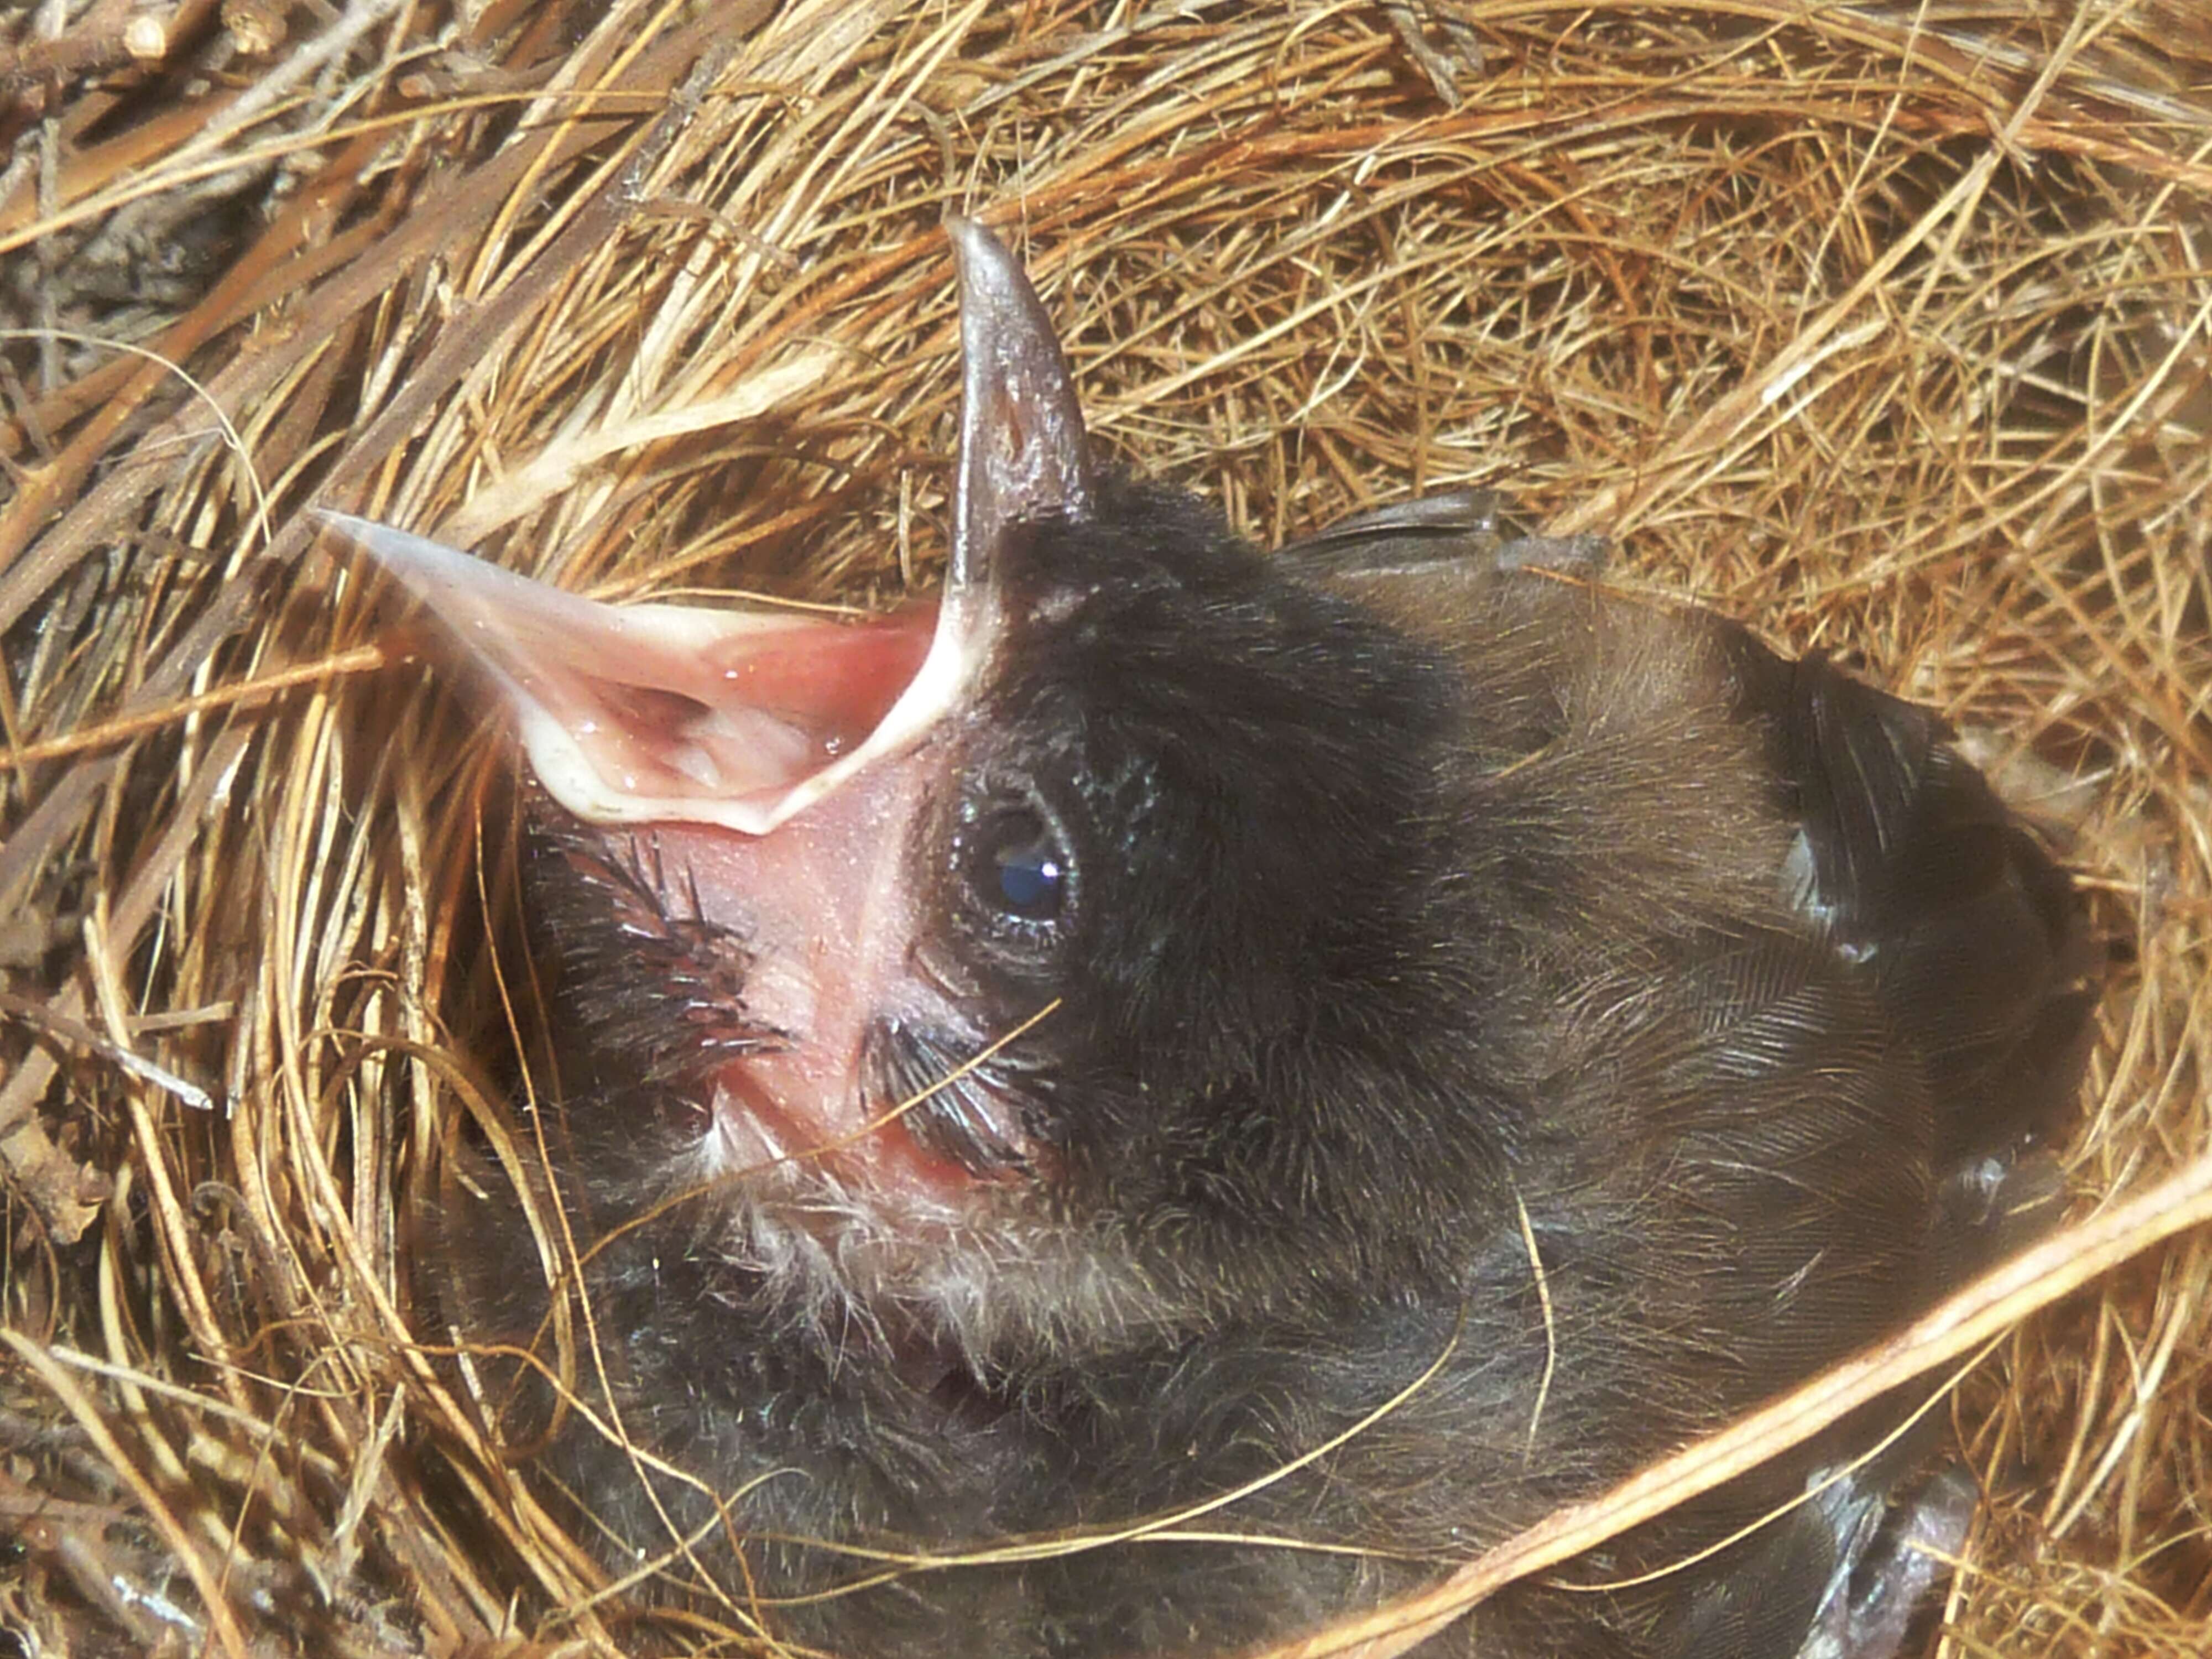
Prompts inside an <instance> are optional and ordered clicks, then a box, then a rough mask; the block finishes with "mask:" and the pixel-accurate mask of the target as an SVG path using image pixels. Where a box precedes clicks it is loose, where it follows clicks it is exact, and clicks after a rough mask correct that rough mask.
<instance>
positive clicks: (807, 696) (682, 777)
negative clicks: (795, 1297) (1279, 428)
mask: <svg viewBox="0 0 2212 1659" xmlns="http://www.w3.org/2000/svg"><path fill="white" fill-rule="evenodd" d="M948 229H949V230H950V232H951V237H952V243H953V248H954V252H955V254H956V257H957V264H958V266H959V272H960V283H961V347H962V356H963V391H962V398H963V406H962V418H961V429H960V454H959V459H958V465H957V471H956V473H955V482H954V491H953V494H954V501H953V515H952V547H951V558H950V560H949V562H948V565H947V572H946V580H945V591H944V593H943V596H942V598H941V599H940V600H939V602H938V603H937V604H936V605H933V606H915V607H912V608H910V609H908V610H906V611H900V612H896V613H894V614H892V615H890V616H887V617H878V618H875V619H872V620H870V621H866V622H861V623H839V622H835V621H829V620H824V619H821V618H818V617H801V616H794V615H793V614H790V613H762V612H743V611H723V610H708V609H702V608H696V607H690V606H682V605H635V606H628V607H620V608H617V607H615V606H611V605H599V604H595V603H593V602H592V601H590V600H587V599H582V598H580V597H579V596H577V595H574V594H569V593H565V592H561V591H559V590H558V589H556V588H553V587H550V586H545V585H544V584H542V583H538V582H534V581H531V580H527V579H526V578H524V577H522V576H519V575H516V574H513V573H511V572H508V571H505V570H502V569H500V568H497V567H495V566H493V565H489V564H487V563H485V562H483V561H481V560H478V559H476V558H474V557H472V556H470V555H468V554H465V553H461V552H457V551H455V550H452V549H450V548H447V547H443V546H441V545H439V544H437V543H435V542H431V541H427V540H425V539H423V538H421V537H418V536H414V535H410V534H408V533H407V532H404V531H399V530H394V529H392V528H390V527H389V526H384V525H379V524H374V523H372V522H370V521H368V520H362V519H356V518H352V517H350V516H347V515H343V514H337V513H331V514H327V515H326V516H327V517H328V518H329V519H330V520H331V523H332V524H333V525H335V526H337V527H338V528H340V529H343V531H345V532H347V533H348V534H349V535H350V536H352V537H353V538H355V539H356V541H358V542H359V543H360V544H362V546H363V547H365V548H366V549H367V550H368V551H369V552H370V553H372V554H374V556H376V558H377V560H378V561H379V562H380V563H381V564H382V565H383V566H384V567H385V568H386V569H387V570H388V571H390V572H391V573H392V574H393V575H394V576H396V577H397V578H398V580H400V581H402V582H403V583H404V584H405V585H406V586H408V587H409V588H410V590H412V591H413V592H414V593H415V594H416V596H417V597H418V598H420V599H422V601H423V602H424V604H425V605H428V607H429V608H430V609H431V610H432V611H434V612H435V614H436V615H437V616H438V617H440V619H441V621H442V622H443V623H445V624H446V625H447V627H448V628H450V629H452V630H453V633H454V634H455V635H458V636H459V639H460V640H461V641H463V642H464V643H465V645H466V646H467V647H468V648H469V651H470V653H471V655H472V656H473V657H474V658H475V659H476V660H477V662H478V663H479V664H480V665H482V666H483V669H484V671H486V672H487V673H488V674H489V676H490V677H491V678H493V679H495V681H496V682H497V683H498V684H500V686H501V689H502V690H504V692H505V693H506V700H507V705H508V708H509V712H510V715H511V718H512V719H513V723H514V726H515V728H516V731H517V732H518V733H519V735H520V738H521V739H522V743H523V746H524V748H525V750H526V752H527V754H528V755H529V757H530V763H531V766H532V769H533V770H534V771H535V772H536V773H537V775H538V781H540V782H541V783H543V784H544V787H545V789H546V791H547V792H548V793H550V795H551V796H552V797H553V799H555V800H556V801H557V802H558V803H559V804H560V805H562V806H563V807H565V808H566V809H567V810H568V811H569V812H570V813H572V814H573V815H574V817H577V818H579V819H581V820H583V821H584V822H585V823H591V824H595V825H599V826H601V827H602V828H603V829H605V830H606V831H607V832H608V838H609V840H610V842H614V841H615V840H616V839H617V837H623V838H635V839H636V840H637V841H639V842H647V841H649V842H650V855H651V858H652V860H653V865H654V870H655V876H656V879H657V881H658V882H659V886H660V889H661V891H662V893H663V894H664V895H665V896H670V897H671V898H674V899H677V900H679V901H680V902H683V903H684V904H685V905H696V907H697V909H698V911H699V915H698V917H697V918H696V920H698V921H704V922H706V923H708V924H710V925H711V926H712V927H713V928H714V929H717V930H720V933H719V936H720V937H726V938H732V937H733V938H736V939H740V940H742V942H743V947H744V951H745V953H746V954H747V955H748V957H750V959H751V966H750V971H749V973H748V975H747V978H746V983H745V987H744V1011H743V1012H744V1015H745V1017H746V1019H747V1020H748V1022H750V1023H752V1024H757V1025H763V1026H767V1027H770V1028H773V1029H774V1030H775V1031H776V1032H778V1033H780V1034H781V1035H780V1036H779V1038H778V1041H777V1046H775V1051H774V1052H771V1053H766V1054H757V1055H753V1056H750V1057H748V1058H746V1059H744V1060H738V1061H734V1062H732V1063H730V1064H729V1065H728V1066H726V1067H725V1068H724V1069H723V1070H722V1071H720V1073H717V1074H716V1078H715V1082H714V1089H715V1091H716V1096H717V1100H716V1103H717V1106H718V1108H719V1109H718V1111H717V1113H716V1116H717V1119H718V1121H720V1122H721V1123H722V1125H723V1126H724V1127H725V1130H726V1138H727V1139H728V1140H729V1142H730V1150H731V1151H732V1153H733V1154H735V1155H736V1156H738V1158H741V1159H748V1161H758V1159H757V1158H749V1157H748V1155H751V1154H757V1155H759V1156H760V1157H771V1158H772V1157H776V1156H793V1157H796V1156H800V1155H814V1156H819V1157H823V1158H826V1159H829V1160H831V1161H832V1162H833V1163H834V1164H835V1165H836V1168H838V1169H839V1170H842V1171H843V1172H844V1173H847V1174H848V1175H851V1176H854V1177H856V1178H857V1179H859V1180H860V1181H862V1182H864V1183H865V1184H866V1185H868V1186H870V1187H872V1188H878V1189H884V1190H893V1191H900V1192H906V1193H909V1194H927V1195H938V1196H943V1195H946V1194H948V1193H949V1191H950V1189H951V1188H952V1187H954V1186H956V1185H957V1184H958V1183H960V1182H962V1181H963V1180H968V1181H972V1180H973V1179H974V1178H975V1176H977V1175H978V1174H979V1173H981V1171H980V1170H975V1169H969V1168H968V1167H967V1166H965V1165H963V1164H957V1163H955V1162H953V1161H951V1160H948V1159H946V1158H942V1157H939V1156H936V1155H934V1154H933V1153H931V1152H929V1151H928V1150H927V1146H926V1144H925V1143H926V1141H927V1137H921V1138H917V1137H916V1136H915V1135H913V1134H910V1133H908V1132H907V1127H906V1126H905V1124H904V1123H899V1124H896V1125H894V1124H890V1123H885V1124H883V1125H882V1126H881V1127H874V1128H871V1127H870V1126H871V1124H872V1123H875V1122H876V1121H877V1120H878V1118H879V1117H881V1116H884V1115H887V1114H889V1113H890V1110H891V1109H893V1108H895V1107H896V1106H897V1105H899V1104H900V1103H897V1102H890V1101H882V1100H875V1099H871V1098H870V1097H869V1096H868V1091H867V1088H866V1079H865V1078H864V1077H863V1072H864V1070H865V1069H866V1067H865V1061H866V1045H867V1044H868V1042H870V1041H871V1039H872V1037H879V1036H882V1035H883V1034H884V1032H885V1031H888V1030H907V1031H908V1032H913V1031H926V1032H927V1034H928V1036H929V1038H930V1042H929V1043H928V1044H927V1048H928V1051H929V1052H932V1053H944V1052H946V1051H947V1045H948V1040H950V1042H951V1047H952V1048H955V1049H957V1048H958V1047H959V1046H960V1045H962V1044H966V1045H968V1046H969V1048H971V1050H973V1049H980V1048H981V1047H983V1046H984V1045H985V1044H987V1042H989V1041H990V1040H991V1039H992V1038H993V1037H994V1036H998V1035H1000V1034H999V1033H994V1032H990V1031H984V1030H975V1029H974V1026H973V1022H972V1019H971V1018H969V1015H968V1013H967V1012H966V1011H963V1010H962V1009H959V1008H957V1007H955V1006H951V1003H950V1001H949V1000H948V996H949V994H948V993H947V992H946V991H945V988H944V987H942V985H941V984H939V982H938V981H936V980H935V978H934V977H933V976H932V975H927V974H925V973H923V972H921V970H920V969H918V968H917V966H916V961H915V958H916V951H915V945H916V943H917V939H918V935H919V932H920V930H921V928H922V927H923V926H924V922H923V920H922V918H921V916H920V915H918V910H917V907H918V902H919V899H918V894H917V884H916V883H915V880H914V878H913V876H914V872H913V871H912V870H911V869H910V868H909V863H910V860H911V859H912V858H913V857H914V855H915V853H916V850H917V849H916V848H915V820H916V817H917V814H918V813H919V812H920V811H921V810H922V807H923V805H924V802H925V799H926V798H927V793H928V790H929V789H930V787H933V778H932V775H931V773H932V768H933V766H934V767H935V769H936V771H937V772H938V773H939V775H940V776H939V778H938V779H937V780H935V781H936V782H939V783H941V781H942V778H941V774H942V772H943V769H944V761H943V759H942V758H941V752H940V754H939V758H938V759H937V760H935V761H934V762H933V760H932V754H933V750H937V749H938V746H937V745H933V744H932V743H931V741H930V739H931V738H932V737H933V735H934V734H936V733H937V732H939V730H940V728H941V726H942V724H943V723H944V722H945V719H946V716H947V715H948V714H951V713H952V712H953V711H954V710H955V709H957V708H960V707H961V706H962V705H963V703H965V702H968V701H969V699H971V698H972V697H973V696H974V695H975V689H976V687H977V685H978V684H980V682H981V678H982V675H983V673H984V671H985V667H986V665H987V662H988V660H989V659H990V657H991V654H992V653H993V652H994V650H995V649H996V648H997V646H998V642H999V640H1000V635H1001V634H1002V632H1003V629H1002V626H1001V619H1002V613H1003V609H1004V603H1005V602H1004V599H1003V594H1002V588H1003V586H1004V584H1005V580H1006V569H1005V567H1006V544H1007V543H1008V541H1009V535H1010V532H1011V531H1012V529H1013V527H1014V526H1018V525H1019V524H1021V523H1023V522H1024V521H1025V520H1035V519H1037V518H1040V517H1043V516H1046V515H1048V514H1050V515H1059V516H1060V517H1063V518H1066V519H1071V520H1073V519H1083V518H1085V517H1088V516H1089V515H1090V513H1091V510H1092V502H1093V494H1092V486H1091V462H1090V459H1089V453H1088V447H1087V443H1086V441H1085V436H1084V432H1083V424H1082V416H1081V414H1080V411H1079V408H1078V406H1077V404H1076V401H1075V394H1074V389H1073V385H1072V383H1071V382H1070V380H1069V379H1068V375H1067V370H1066V363H1065V362H1064V361H1063V360H1062V358H1061V356H1060V348H1059V345H1058V343H1057V341H1056V340H1055V339H1054V335H1053V331H1052V328H1051V325H1050V322H1049V320H1048V318H1047V317H1046V315H1045V313H1044V310H1043V307H1042V305H1041V304H1040V303H1039V301H1038V300H1037V297H1036V294H1035V292H1034V291H1033V290H1032V289H1030V285H1029V281H1028V278H1027V277H1026V276H1024V273H1023V271H1022V270H1021V267H1020V266H1019V264H1017V263H1016V262H1015V260H1014V259H1013V258H1012V256H1011V255H1010V254H1009V253H1007V252H1006V249H1005V248H1003V247H1001V246H1000V245H999V244H998V243H997V242H996V241H995V240H994V239H993V238H992V237H991V236H990V235H989V234H988V233H987V232H985V231H984V230H982V229H981V228H980V227H978V226H975V225H974V224H970V223H968V222H963V221H958V220H953V221H949V222H948ZM664 920H665V919H664ZM618 923H619V919H618ZM963 1111H964V1112H965V1113H966V1114H967V1115H968V1118H969V1120H970V1127H972V1128H973V1129H975V1131H977V1132H978V1133H980V1136H981V1141H982V1142H983V1143H987V1144H993V1145H995V1146H1000V1147H1004V1148H1014V1149H1016V1150H1017V1151H1018V1148H1019V1146H1020V1144H1021V1135H1020V1131H1019V1126H1018V1123H1016V1122H1015V1121H1013V1117H1014V1114H1013V1113H1012V1109H1011V1107H1010V1106H1005V1105H1004V1104H1003V1103H993V1102H991V1101H989V1100H987V1099H981V1100H979V1099H978V1098H977V1097H975V1096H973V1095H972V1094H971V1095H969V1096H967V1097H963ZM1000 1120H1003V1121H1000ZM969 1144H975V1140H974V1138H973V1137H971V1138H970V1143H969Z"/></svg>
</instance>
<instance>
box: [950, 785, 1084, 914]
mask: <svg viewBox="0 0 2212 1659" xmlns="http://www.w3.org/2000/svg"><path fill="white" fill-rule="evenodd" d="M969 847H970V848H971V851H970V854H969V866H968V867H969V882H970V884H972V885H973V887H974V888H975V893H976V896H978V897H979V898H981V900H982V902H983V903H984V904H985V906H986V907H987V908H990V909H992V910H995V911H997V912H998V913H1000V915H1007V916H1014V917H1018V918H1019V919H1020V920H1022V921H1053V920H1054V918H1056V917H1057V916H1058V915H1060V910H1061V908H1062V907H1063V906H1064V905H1065V904H1066V902H1067V890H1068V882H1069V878H1070V875H1071V869H1070V864H1069V860H1068V856H1067V851H1066V848H1063V847H1062V846H1061V845H1060V837H1059V836H1058V835H1057V834H1055V833H1054V829H1053V827H1052V826H1051V825H1050V824H1049V823H1046V822H1045V819H1044V817H1043V815H1042V813H1040V812H1037V811H1033V810H1031V809H1030V808H1027V807H1018V808H1016V809H1014V810H1012V811H1006V812H1000V813H999V814H997V815H996V816H995V817H991V818H988V819H986V820H985V821H984V823H982V825H981V827H980V828H979V829H977V831H976V832H975V836H974V837H973V839H972V840H971V841H970V842H969Z"/></svg>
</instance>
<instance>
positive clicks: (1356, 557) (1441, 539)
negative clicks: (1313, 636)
mask: <svg viewBox="0 0 2212 1659" xmlns="http://www.w3.org/2000/svg"><path fill="white" fill-rule="evenodd" d="M1606 552H1607V542H1606V539H1605V538H1603V537H1602V536H1539V535H1535V534H1533V533H1531V532H1529V530H1528V527H1527V526H1525V525H1524V524H1522V522H1521V521H1520V520H1517V519H1516V518H1515V517H1514V516H1513V515H1512V513H1510V511H1508V510H1507V508H1506V507H1505V505H1504V500H1503V498H1502V497H1500V496H1499V495H1498V493H1497V491H1495V490H1491V489H1452V490H1446V491H1443V493H1441V494H1439V495H1417V496H1415V497H1414V498H1413V500H1411V501H1393V502H1391V503H1390V504H1389V506H1388V507H1373V508H1370V509H1369V510H1368V511H1367V512H1364V513H1353V514H1352V516H1351V517H1350V518H1348V519H1340V520H1337V521H1336V522H1335V523H1334V524H1333V525H1330V526H1328V528H1327V529H1325V530H1319V531H1316V532H1314V533H1313V534H1312V535H1310V536H1304V537H1301V538H1299V539H1297V541H1294V542H1286V543H1285V544H1283V546H1282V547H1281V548H1279V549H1278V550H1276V552H1275V554H1274V558H1273V562H1274V564H1275V566H1276V568H1278V569H1279V570H1282V571H1283V572H1284V573H1285V574H1288V575H1291V576H1294V577H1296V578H1297V579H1298V580H1302V581H1324V582H1336V581H1341V580H1345V579H1346V578H1352V579H1357V578H1359V577H1363V576H1401V575H1410V574H1413V573H1415V572H1419V571H1422V570H1426V569H1430V568H1433V567H1435V566H1437V565H1442V564H1453V563H1458V562H1462V561H1469V560H1472V561H1474V562H1479V563H1480V564H1483V565H1486V566H1487V567H1488V568H1492V569H1495V570H1518V569H1521V568H1525V567H1527V566H1529V565H1546V566H1549V567H1551V568H1556V569H1565V568H1580V569H1595V568H1596V567H1597V566H1599V565H1601V564H1602V563H1603V562H1605V556H1606Z"/></svg>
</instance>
